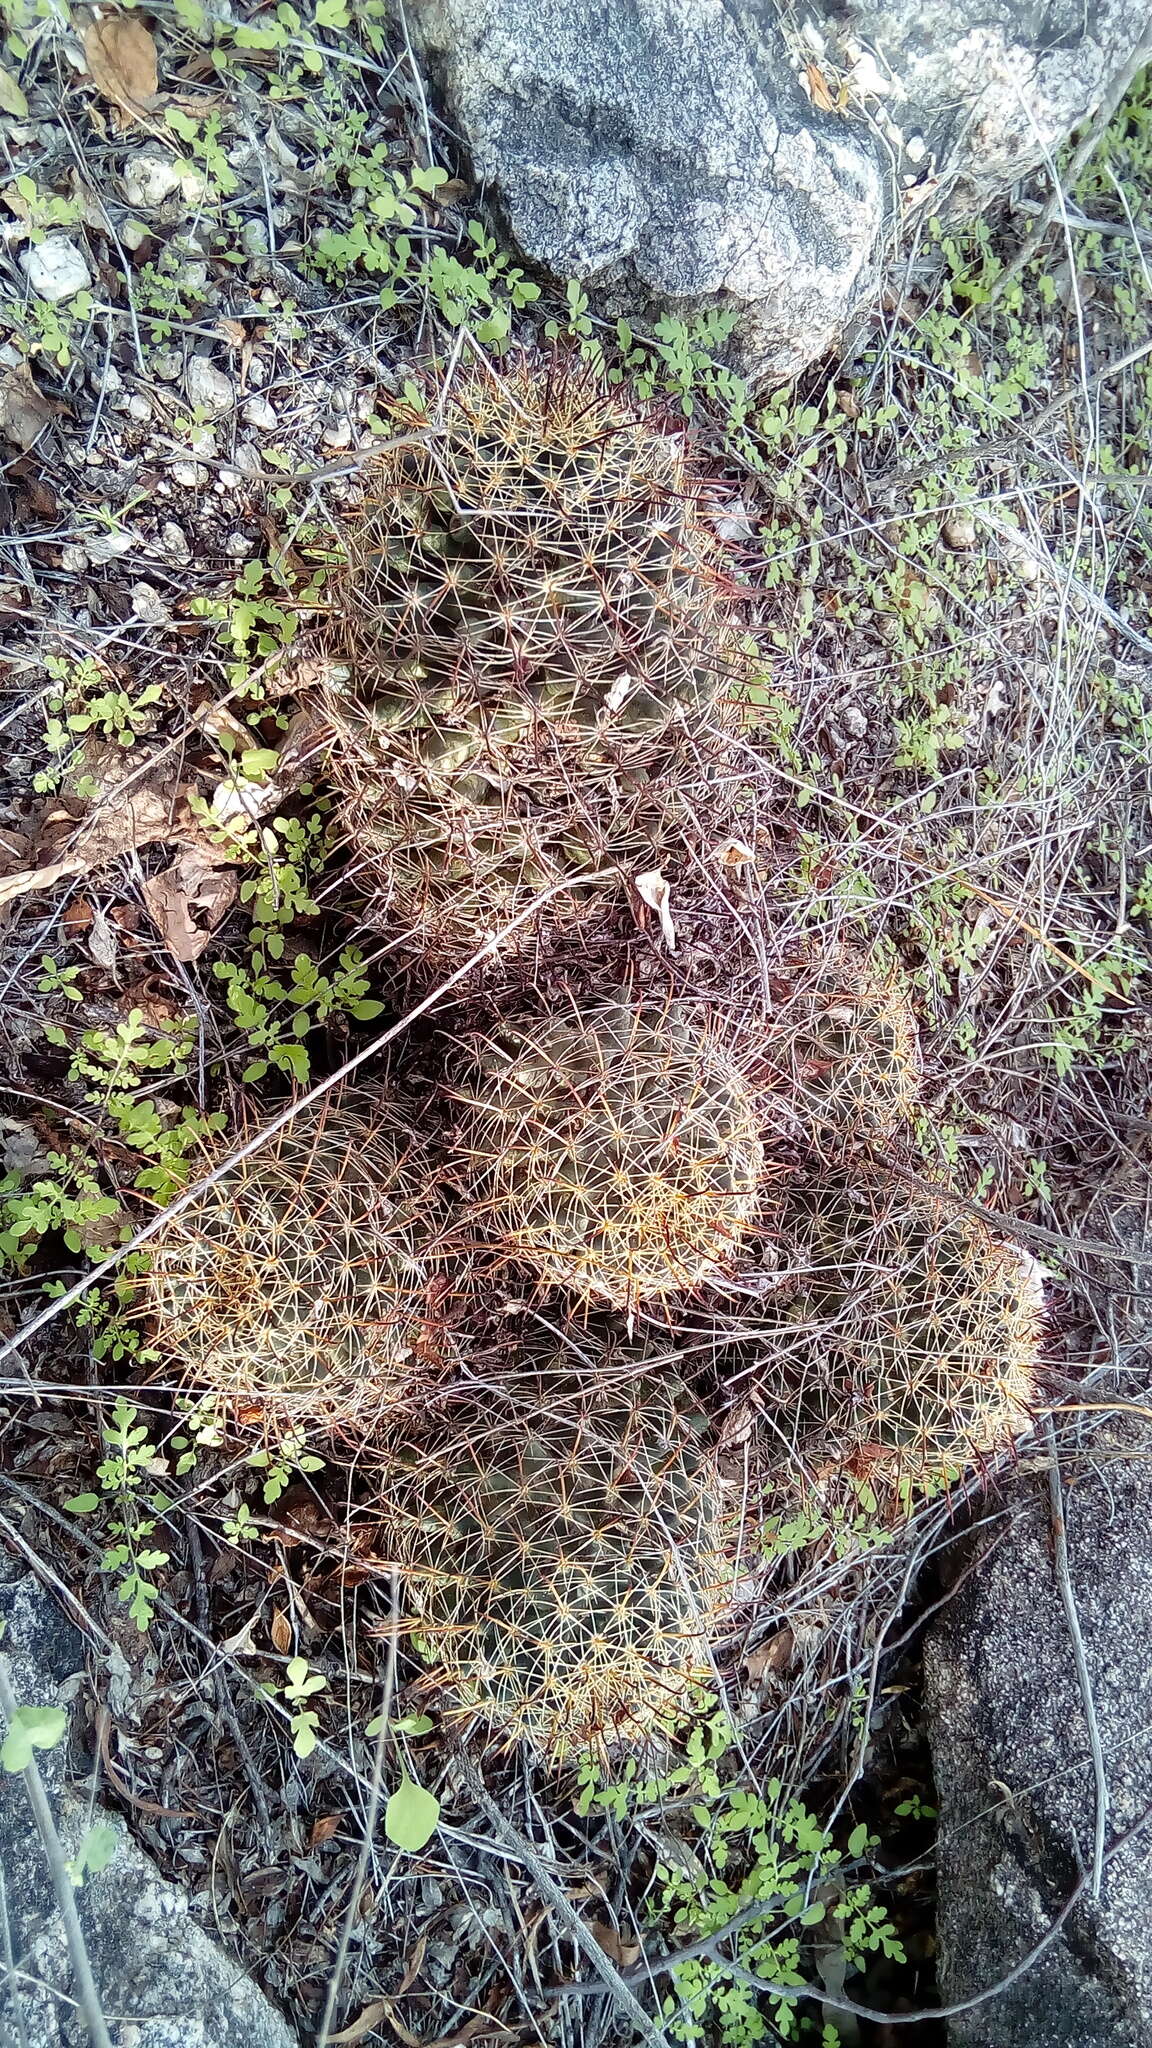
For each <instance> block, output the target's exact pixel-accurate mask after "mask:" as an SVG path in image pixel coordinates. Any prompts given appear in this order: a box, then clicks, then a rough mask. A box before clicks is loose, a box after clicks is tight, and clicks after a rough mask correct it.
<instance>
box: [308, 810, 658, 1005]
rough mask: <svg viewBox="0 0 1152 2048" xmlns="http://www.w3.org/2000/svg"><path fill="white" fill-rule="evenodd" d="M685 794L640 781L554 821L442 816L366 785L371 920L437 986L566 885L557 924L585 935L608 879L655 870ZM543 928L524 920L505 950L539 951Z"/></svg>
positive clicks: (511, 815) (362, 832)
mask: <svg viewBox="0 0 1152 2048" xmlns="http://www.w3.org/2000/svg"><path fill="white" fill-rule="evenodd" d="M677 794H678V793H677V792H675V791H669V790H665V789H660V790H657V789H656V788H655V787H654V786H652V785H650V784H649V783H648V780H647V778H646V777H644V776H642V775H641V776H637V777H633V778H631V779H630V781H629V784H628V785H627V786H624V787H621V788H618V789H617V790H615V791H614V792H613V793H612V795H611V798H609V797H608V794H607V793H604V800H603V801H602V802H601V803H600V804H599V805H598V806H597V807H595V808H589V807H587V806H583V805H580V804H579V803H578V802H575V801H573V802H571V803H569V804H568V806H567V808H566V809H565V808H561V807H560V806H559V805H557V807H556V808H555V809H554V810H553V811H552V813H551V814H549V815H545V814H542V813H537V812H536V811H535V810H534V808H533V807H532V806H531V805H530V804H529V805H525V806H517V805H516V804H515V803H513V802H509V803H506V804H499V805H497V804H483V805H480V804H475V805H462V804H457V805H448V804H439V803H437V802H435V801H434V800H430V799H429V798H427V797H423V798H417V797H415V796H409V795H406V794H405V793H404V792H402V791H401V790H399V789H398V788H397V787H396V785H395V783H393V784H392V785H391V786H389V785H388V784H387V783H385V782H381V781H377V782H376V783H375V784H367V783H366V784H365V785H363V786H362V787H361V789H360V791H359V793H358V794H357V796H356V797H355V799H350V800H349V801H348V802H346V803H345V805H344V807H343V812H342V824H343V830H344V837H345V841H346V843H347V845H348V847H349V850H350V853H351V854H352V856H353V859H352V864H351V868H350V876H351V879H352V880H353V882H354V883H355V884H356V885H357V887H358V888H359V889H360V890H361V892H362V894H363V896H364V898H365V899H366V900H364V901H363V902H362V906H361V910H360V915H361V918H362V920H363V922H365V923H367V924H369V925H373V926H377V927H379V928H382V929H384V930H386V931H389V930H390V931H400V932H403V933H404V935H405V937H406V939H407V941H408V945H409V948H410V950H411V952H412V953H414V954H418V956H419V959H420V963H421V966H422V969H423V971H424V973H425V974H426V975H434V974H436V973H437V972H440V971H443V970H445V969H448V968H451V967H454V966H456V965H458V964H459V962H460V961H462V960H465V959H467V958H468V956H469V955H470V954H472V953H474V952H475V951H476V950H477V948H478V947H479V946H480V945H482V944H483V943H484V942H485V941H486V940H488V939H490V938H491V937H492V935H493V933H494V932H496V931H498V930H500V929H501V927H503V926H504V925H507V924H509V923H510V922H511V921H512V920H513V919H515V918H516V917H517V916H518V915H519V914H520V912H522V911H524V910H526V909H527V908H528V907H529V906H530V904H531V903H532V902H533V899H534V898H537V897H539V896H540V894H541V892H543V891H547V890H549V889H551V887H552V885H554V884H557V883H560V882H564V883H565V884H566V885H567V886H565V887H564V888H562V889H558V890H556V892H555V894H553V895H552V896H551V897H550V899H549V904H548V912H547V915H548V919H549V923H550V925H551V926H552V928H553V929H555V930H557V931H564V930H573V929H577V928H580V927H582V926H584V925H586V924H588V923H589V922H591V921H592V920H594V919H595V918H596V917H598V916H600V915H601V914H602V910H603V906H604V902H605V889H604V886H603V877H604V876H605V875H607V874H609V873H613V872H615V873H619V872H624V873H637V874H639V873H642V872H643V871H644V870H645V869H646V868H650V867H652V866H653V865H654V864H655V863H656V861H657V859H658V858H659V857H660V856H659V855H658V851H657V849H658V847H659V844H660V841H661V838H662V836H663V834H664V833H665V832H666V831H667V829H668V825H669V820H670V818H671V817H672V816H673V815H674V810H675V806H676V801H677ZM594 875H598V876H600V877H601V878H602V879H601V881H600V882H593V881H592V880H591V877H592V876H594ZM535 923H536V920H534V919H525V921H524V923H523V924H522V925H520V926H519V927H518V928H517V930H516V931H515V932H514V933H513V934H512V935H511V936H510V938H509V939H508V940H507V941H506V942H505V946H504V948H503V949H502V950H504V951H505V952H509V953H511V952H515V951H517V950H518V949H519V948H520V947H521V946H523V945H526V944H528V943H530V942H531V941H532V938H533V933H534V929H535Z"/></svg>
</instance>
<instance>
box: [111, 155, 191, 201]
mask: <svg viewBox="0 0 1152 2048" xmlns="http://www.w3.org/2000/svg"><path fill="white" fill-rule="evenodd" d="M179 185H180V171H179V168H178V166H177V164H176V162H175V160H174V159H173V158H172V157H170V156H169V155H168V152H167V151H166V150H163V149H159V148H156V147H151V148H146V149H138V150H136V151H135V152H134V154H133V155H132V156H130V157H129V159H128V161H127V163H126V164H125V166H124V197H125V199H126V200H127V202H128V204H129V206H144V207H151V206H163V204H164V201H165V200H166V199H170V198H171V197H172V194H173V192H175V191H177V190H178V189H179Z"/></svg>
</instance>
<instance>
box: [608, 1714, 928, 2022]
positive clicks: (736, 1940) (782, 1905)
mask: <svg viewBox="0 0 1152 2048" xmlns="http://www.w3.org/2000/svg"><path fill="white" fill-rule="evenodd" d="M734 1746H735V1731H734V1730H733V1729H732V1727H731V1724H730V1723H729V1722H728V1721H727V1720H726V1717H725V1716H724V1715H722V1714H717V1713H712V1714H711V1715H710V1716H708V1717H707V1718H705V1719H702V1720H701V1721H700V1722H698V1723H697V1724H696V1725H695V1726H694V1727H693V1728H692V1729H691V1732H690V1734H689V1736H688V1739H687V1743H686V1746H685V1755H686V1761H685V1763H683V1764H681V1765H677V1766H675V1767H674V1768H673V1769H672V1770H671V1771H670V1772H668V1773H667V1774H664V1775H662V1776H659V1777H650V1778H647V1779H642V1778H641V1777H640V1775H639V1772H638V1770H632V1771H629V1772H628V1773H626V1775H625V1776H624V1777H623V1778H621V1779H620V1780H618V1781H616V1782H608V1783H605V1782H604V1781H603V1779H602V1776H601V1771H600V1766H599V1765H598V1764H597V1763H596V1762H594V1761H591V1760H590V1761H588V1762H586V1763H585V1764H584V1765H583V1766H582V1768H581V1771H580V1777H579V1782H580V1792H579V1798H578V1808H579V1811H581V1812H583V1813H588V1812H590V1811H593V1810H600V1811H604V1812H607V1813H611V1814H613V1815H614V1816H615V1818H616V1819H617V1821H626V1820H627V1819H628V1818H630V1817H631V1816H633V1815H635V1814H637V1813H638V1812H641V1811H642V1810H643V1809H644V1808H649V1807H656V1808H657V1809H658V1810H659V1811H660V1812H661V1814H662V1816H663V1826H662V1836H663V1838H664V1840H665V1841H667V1842H671V1841H672V1839H673V1835H674V1833H678V1830H677V1829H675V1828H674V1826H673V1824H672V1816H673V1815H675V1816H677V1817H681V1818H682V1817H683V1816H684V1815H685V1814H686V1815H687V1817H689V1818H690V1819H691V1821H692V1822H693V1824H694V1828H695V1833H694V1834H693V1836H692V1838H691V1840H686V1839H684V1837H683V1835H680V1844H681V1847H682V1852H683V1853H682V1856H681V1855H679V1854H678V1855H675V1856H673V1855H671V1854H667V1855H663V1856H661V1857H660V1858H659V1860H658V1861H657V1865H656V1870H655V1879H654V1882H655V1909H656V1917H658V1918H659V1919H660V1920H661V1922H662V1923H663V1924H664V1926H665V1928H666V1929H667V1931H668V1936H669V1939H670V1941H671V1943H672V1946H673V1947H674V1948H681V1947H685V1948H687V1947H691V1946H692V1945H694V1944H695V1943H696V1942H699V1941H701V1940H706V1939H707V1938H708V1936H710V1935H715V1934H718V1933H719V1932H720V1931H721V1930H722V1929H724V1928H726V1927H729V1926H730V1925H732V1923H734V1922H737V1921H741V1920H742V1924H741V1925H740V1926H739V1927H738V1929H737V1931H736V1932H734V1934H733V1936H732V1946H733V1949H734V1955H733V1958H732V1961H733V1963H734V1965H735V1970H733V1968H731V1967H730V1966H729V1964H728V1963H727V1962H726V1961H725V1960H724V1959H723V1958H722V1957H720V1956H700V1957H692V1958H690V1959H688V1960H686V1961H684V1962H682V1963H680V1964H678V1965H677V1966H676V1968H675V1969H674V1970H673V1972H672V1991H671V1993H670V1994H669V1996H668V1997H667V1998H666V1999H665V2002H664V2007H663V2018H664V2022H665V2025H666V2028H667V2031H668V2033H669V2035H670V2036H671V2038H672V2039H673V2040H676V2041H681V2042H684V2043H685V2044H690V2048H697V2044H699V2048H703V2044H704V2043H709V2044H719V2048H748V2044H749V2043H752V2042H755V2041H763V2040H767V2039H769V2038H770V2036H771V2033H772V2030H773V2028H775V2031H776V2033H777V2035H778V2036H779V2037H780V2038H782V2039H784V2040H788V2041H790V2040H795V2039H797V2038H798V2037H799V2034H800V2028H801V2022H800V2020H799V2017H798V2014H797V2010H796V2001H795V1999H790V1998H780V1999H773V1998H772V1995H771V1993H769V1994H767V1998H768V2011H767V2013H766V2012H765V2011H764V2010H763V2009H762V2003H761V2001H762V1997H763V1994H761V1993H759V1992H757V1991H756V1990H755V1989H754V1988H753V1987H751V1986H748V1985H746V1984H744V1983H742V1982H741V1981H740V1978H739V1976H738V1974H736V1973H737V1972H742V1971H747V1972H748V1973H749V1974H750V1975H752V1976H756V1977H760V1978H762V1979H765V1980H767V1981H768V1982H770V1983H774V1984H779V1985H780V1986H781V1987H786V1986H792V1987H796V1986H799V1985H801V1984H803V1983H804V1982H806V1981H809V1978H810V1973H809V1978H806V1976H805V1973H804V1971H803V1969H802V1967H801V1965H802V1961H803V1957H804V1950H805V1943H806V1938H807V1939H808V1940H811V1939H813V1938H818V1940H819V1943H820V1946H821V1948H822V1949H825V1950H827V1949H829V1948H833V1949H835V1950H837V1951H838V1952H839V1956H840V1958H841V1961H842V1965H843V1968H844V1969H845V1970H846V1971H852V1970H859V1969H862V1968H863V1967H864V1965H865V1963H866V1961H867V1959H868V1957H869V1956H870V1955H873V1954H883V1955H886V1956H888V1957H890V1958H891V1959H892V1960H894V1961H897V1962H901V1961H903V1960H904V1955H903V1950H902V1949H901V1947H900V1943H899V1941H898V1940H897V1938H896V1934H895V1930H894V1929H893V1927H892V1924H891V1921H890V1920H889V1917H888V1914H887V1912H886V1911H885V1909H884V1907H883V1906H882V1905H878V1904H877V1903H876V1902H875V1900H874V1898H873V1896H872V1891H871V1887H870V1885H869V1884H868V1883H867V1881H865V1880H864V1879H863V1878H862V1877H861V1876H860V1875H859V1872H858V1869H857V1868H856V1867H855V1866H858V1865H859V1864H860V1861H861V1859H862V1858H864V1857H865V1856H866V1855H867V1854H868V1852H869V1851H871V1850H873V1849H875V1848H876V1847H877V1846H878V1845H877V1841H876V1838H875V1837H873V1836H871V1835H870V1834H869V1832H868V1829H867V1828H866V1827H865V1826H863V1825H861V1826H859V1827H857V1828H855V1829H853V1831H852V1833H851V1835H850V1836H849V1838H848V1842H847V1845H846V1849H843V1850H842V1849H840V1848H838V1847H837V1846H836V1844H835V1843H834V1841H833V1839H832V1836H831V1835H830V1833H829V1832H828V1830H827V1829H825V1828H823V1827H822V1826H821V1825H820V1823H819V1821H818V1820H816V1818H815V1817H814V1816H813V1815H812V1814H811V1813H810V1812H809V1811H808V1810H807V1808H805V1807H804V1806H803V1805H802V1804H801V1803H800V1801H799V1800H797V1799H791V1798H789V1797H788V1796H787V1794H786V1793H785V1791H784V1788H783V1786H782V1784H781V1783H780V1781H779V1780H778V1779H775V1778H773V1779H771V1780H770V1781H769V1783H768V1784H767V1785H766V1786H765V1787H764V1789H763V1792H760V1791H757V1790H749V1789H748V1788H747V1787H746V1786H744V1785H742V1784H740V1783H739V1782H738V1780H737V1779H735V1778H734V1777H733V1776H732V1775H731V1773H730V1772H727V1771H726V1770H725V1769H724V1768H723V1766H724V1765H725V1762H726V1760H727V1759H728V1758H729V1757H730V1756H731V1754H732V1751H733V1749H734ZM757 1908H762V1910H756V1909H757ZM750 1909H751V1910H750ZM743 1916H747V1917H743ZM817 1930H819V1933H818V1935H817ZM836 2038H837V2036H836V2035H835V2033H834V2032H832V2033H826V2035H825V2040H826V2041H829V2042H834V2041H835V2040H836Z"/></svg>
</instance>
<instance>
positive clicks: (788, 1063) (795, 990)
mask: <svg viewBox="0 0 1152 2048" xmlns="http://www.w3.org/2000/svg"><path fill="white" fill-rule="evenodd" d="M772 979H773V988H774V990H775V993H776V1006H775V1010H774V1013H773V1016H772V1019H771V1022H770V1024H769V1027H768V1033H767V1043H766V1050H767V1055H768V1059H769V1061H770V1063H771V1067H772V1079H773V1084H774V1085H775V1086H776V1087H778V1088H779V1089H780V1090H781V1091H782V1092H783V1093H784V1094H785V1095H786V1096H787V1098H788V1100H789V1101H790V1102H791V1104H792V1105H793V1107H794V1109H795V1111H796V1114H797V1115H798V1116H799V1118H800V1119H801V1121H802V1122H803V1124H804V1125H805V1127H806V1128H807V1130H808V1131H809V1132H811V1133H814V1134H815V1136H816V1138H817V1140H818V1141H819V1140H820V1139H821V1138H822V1137H825V1136H834V1137H835V1138H836V1139H837V1140H840V1141H843V1140H845V1139H849V1140H851V1139H853V1138H860V1139H863V1140H865V1141H867V1140H871V1141H872V1142H878V1141H882V1140H884V1139H886V1138H891V1137H893V1136H894V1135H895V1134H896V1132H897V1131H898V1130H900V1129H901V1128H902V1127H907V1126H909V1125H910V1124H911V1123H912V1121H913V1119H914V1117H915V1113H916V1107H917V1101H918V1091H919V1083H920V1056H919V1036H918V1033H917V1029H916V1019H915V1016H914V1015H913V1012H912V1006H911V1003H910V1001H909V997H908V992H907V990H906V988H905V987H904V985H903V983H902V980H901V978H900V976H899V974H898V972H897V971H896V969H895V968H894V967H891V968H887V969H885V968H883V967H879V966H877V965H874V964H873V962H872V961H870V960H869V959H868V957H867V956H865V955H864V954H862V953H859V952H856V951H854V950H852V949H850V948H848V947H843V948H838V949H837V950H836V951H834V952H832V953H829V954H826V955H816V956H815V957H812V958H799V959H797V960H795V961H790V962H785V963H784V964H783V965H782V966H781V967H780V968H779V969H778V970H777V971H776V972H774V974H773V977H772Z"/></svg>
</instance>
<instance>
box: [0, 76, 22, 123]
mask: <svg viewBox="0 0 1152 2048" xmlns="http://www.w3.org/2000/svg"><path fill="white" fill-rule="evenodd" d="M0 114H12V115H14V117H15V119H16V120H17V121H26V120H27V119H28V102H27V100H26V99H25V97H24V94H23V92H22V90H21V87H20V82H19V80H18V79H16V78H13V76H12V73H11V72H10V71H5V69H4V66H3V64H0Z"/></svg>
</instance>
